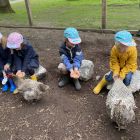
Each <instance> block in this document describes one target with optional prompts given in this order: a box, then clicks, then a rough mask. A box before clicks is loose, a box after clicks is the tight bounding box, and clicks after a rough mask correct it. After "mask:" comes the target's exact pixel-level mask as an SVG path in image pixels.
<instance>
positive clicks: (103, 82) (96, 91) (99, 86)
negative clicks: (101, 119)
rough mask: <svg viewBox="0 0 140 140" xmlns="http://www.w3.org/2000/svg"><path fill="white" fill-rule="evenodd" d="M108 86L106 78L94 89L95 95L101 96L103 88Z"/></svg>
mask: <svg viewBox="0 0 140 140" xmlns="http://www.w3.org/2000/svg"><path fill="white" fill-rule="evenodd" d="M106 84H107V81H106V79H105V77H103V79H102V80H101V81H100V82H99V83H98V85H97V86H96V87H95V88H94V89H93V93H94V94H99V93H100V91H101V90H102V88H103V87H104V86H105V85H106Z"/></svg>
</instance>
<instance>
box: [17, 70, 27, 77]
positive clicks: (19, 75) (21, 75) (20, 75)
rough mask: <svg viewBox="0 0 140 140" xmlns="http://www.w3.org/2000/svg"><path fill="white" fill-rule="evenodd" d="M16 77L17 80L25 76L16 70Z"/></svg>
mask: <svg viewBox="0 0 140 140" xmlns="http://www.w3.org/2000/svg"><path fill="white" fill-rule="evenodd" d="M16 76H18V77H19V78H23V77H24V76H25V72H22V71H21V70H18V71H17V73H16Z"/></svg>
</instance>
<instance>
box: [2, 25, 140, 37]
mask: <svg viewBox="0 0 140 140" xmlns="http://www.w3.org/2000/svg"><path fill="white" fill-rule="evenodd" d="M0 28H25V29H26V28H28V29H43V30H44V29H46V30H65V28H59V27H58V28H57V27H55V28H53V27H43V26H14V25H13V26H12V25H11V26H5V25H0ZM77 29H78V31H83V32H95V33H105V34H115V33H116V32H117V31H119V30H112V29H93V28H92V29H91V28H86V29H82V28H77ZM128 31H129V32H130V33H132V34H133V35H138V33H139V32H140V31H139V30H128Z"/></svg>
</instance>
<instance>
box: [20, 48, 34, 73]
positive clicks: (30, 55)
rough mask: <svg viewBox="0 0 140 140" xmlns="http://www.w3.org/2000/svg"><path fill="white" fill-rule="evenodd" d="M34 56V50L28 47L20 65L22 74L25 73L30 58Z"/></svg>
mask: <svg viewBox="0 0 140 140" xmlns="http://www.w3.org/2000/svg"><path fill="white" fill-rule="evenodd" d="M35 55H36V53H35V50H34V49H33V47H32V46H29V47H28V49H27V53H26V55H25V58H24V61H23V65H22V71H23V72H25V71H26V70H27V69H28V64H30V61H31V58H32V57H34V56H35Z"/></svg>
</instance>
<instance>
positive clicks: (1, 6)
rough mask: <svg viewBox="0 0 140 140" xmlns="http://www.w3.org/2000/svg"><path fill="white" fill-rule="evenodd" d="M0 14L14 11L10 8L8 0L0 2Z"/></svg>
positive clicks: (0, 0)
mask: <svg viewBox="0 0 140 140" xmlns="http://www.w3.org/2000/svg"><path fill="white" fill-rule="evenodd" d="M0 12H3V13H14V10H13V9H12V8H11V5H10V2H9V0H0Z"/></svg>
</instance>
